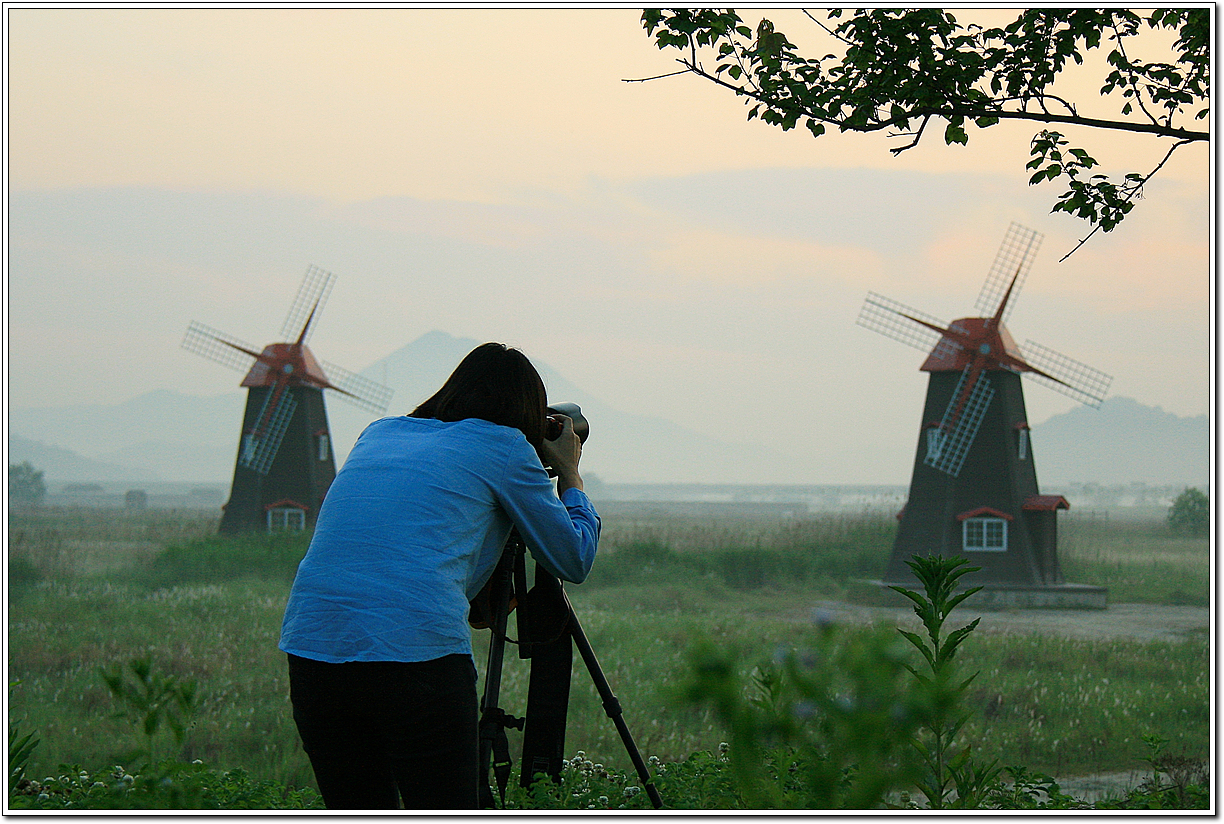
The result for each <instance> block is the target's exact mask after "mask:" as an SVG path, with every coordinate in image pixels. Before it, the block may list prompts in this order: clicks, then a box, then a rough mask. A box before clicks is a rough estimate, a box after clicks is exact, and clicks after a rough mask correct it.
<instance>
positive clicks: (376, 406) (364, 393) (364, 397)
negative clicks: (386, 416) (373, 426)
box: [320, 361, 395, 415]
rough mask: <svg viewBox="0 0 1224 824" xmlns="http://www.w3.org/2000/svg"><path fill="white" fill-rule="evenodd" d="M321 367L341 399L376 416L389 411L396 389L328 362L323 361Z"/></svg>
mask: <svg viewBox="0 0 1224 824" xmlns="http://www.w3.org/2000/svg"><path fill="white" fill-rule="evenodd" d="M320 366H322V367H323V374H324V375H326V376H327V382H328V383H330V384H331V385H332V388H333V389H335V390H336V391H337V392H338V393H339V394H340V397H341V398H344V400H346V401H348V402H349V403H351V404H353V405H354V406H359V407H361V408H362V409H364V410H366V411H367V412H373V413H374V414H376V415H381V414H383V413H384V412H386V411H387V404H389V403H390V402H391V396H392V395H393V394H395V390H394V389H392V388H391V387H389V386H383V385H382V384H381V383H376V382H375V381H372V380H370V379H369V378H366V377H363V376H361V375H358V374H357V373H356V372H350V371H349V370H347V369H343V368H341V367H339V366H336V365H335V364H331V363H328V362H327V361H321V362H320Z"/></svg>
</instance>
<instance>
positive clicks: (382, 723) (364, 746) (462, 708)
mask: <svg viewBox="0 0 1224 824" xmlns="http://www.w3.org/2000/svg"><path fill="white" fill-rule="evenodd" d="M289 696H290V699H291V700H292V702H293V720H294V722H295V723H296V724H297V728H298V734H299V735H301V737H302V746H303V748H304V749H305V750H306V754H307V755H308V756H309V757H310V765H311V767H313V768H314V774H315V780H316V781H317V782H318V785H319V792H320V793H321V794H322V795H323V801H324V803H326V804H327V807H328V809H333V810H373V809H398V808H399V802H400V801H401V800H402V801H403V805H404V808H405V809H408V810H466V809H475V808H476V807H477V805H478V801H479V796H478V786H479V778H480V768H479V765H478V761H479V742H478V733H477V709H478V706H477V703H478V702H477V700H476V667H475V666H474V665H473V664H472V659H471V657H469V656H467V655H447V656H445V657H443V658H437V659H435V660H433V661H421V662H417V663H403V662H398V661H355V662H351V663H345V664H328V663H324V662H322V661H313V660H310V659H308V658H299V657H298V656H296V655H290V656H289Z"/></svg>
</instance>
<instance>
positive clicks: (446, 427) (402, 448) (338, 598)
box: [279, 417, 600, 663]
mask: <svg viewBox="0 0 1224 824" xmlns="http://www.w3.org/2000/svg"><path fill="white" fill-rule="evenodd" d="M512 526H517V527H518V530H519V534H520V535H522V537H523V540H524V541H525V543H526V544H527V547H528V550H529V551H530V552H531V555H532V557H533V558H535V560H536V562H537V563H539V564H541V565H542V566H543V567H544V568H545V569H546V570H548V571H549V572H551V573H553V574H554V575H556V576H558V577H560V578H564V579H565V580H568V581H574V582H581V581H582V580H583V579H585V578H586V576H587V574H588V573H589V572H590V570H591V565H592V564H593V563H594V561H595V550H596V545H597V543H598V540H599V530H600V521H599V516H598V514H596V512H595V509H594V507H592V506H591V502H590V500H589V499H588V498H587V496H586V495H585V494H584V493H583V492H582V491H581V490H579V489H567V490H566V491H565V492H564V493H562V495H561V497H560V498H558V497H557V495H556V493H555V492H554V490H553V486H552V482H551V481H550V480H549V478H548V474H547V473H546V472H545V471H544V468H543V466H542V465H541V464H540V459H539V457H538V456H537V455H536V452H535V450H534V449H533V448H532V447H531V445H530V444H528V443H527V439H526V438H525V437H524V436H523V433H522V432H520V431H519V430H517V429H512V428H509V427H504V426H498V425H496V424H492V423H489V422H488V421H484V420H479V419H474V418H473V419H468V420H463V421H457V422H454V423H444V422H442V421H438V420H435V419H432V418H408V417H399V418H382V419H380V420H377V421H375V422H374V423H372V424H370V425H369V426H368V427H366V429H365V431H364V432H362V434H361V437H360V438H358V440H357V443H356V444H355V445H354V446H353V449H352V451H351V452H350V453H349V456H348V458H347V460H346V461H345V463H344V467H343V468H342V469H341V470H340V472H339V473H337V475H336V478H335V480H334V481H333V482H332V485H331V488H330V489H329V490H328V492H327V497H326V499H325V500H324V502H323V506H322V508H321V509H320V510H319V517H318V519H317V522H316V524H315V532H314V538H313V539H312V540H311V542H310V548H309V549H308V550H307V552H306V556H305V557H304V558H303V559H302V562H301V564H300V565H299V566H298V570H297V576H296V577H295V578H294V581H293V588H292V590H291V591H290V593H289V602H288V605H287V606H286V608H285V618H284V622H283V623H282V626H281V637H280V645H279V646H280V649H281V650H283V651H285V652H288V653H291V654H293V655H298V656H301V657H304V658H313V659H315V660H318V661H328V662H333V663H338V662H344V661H428V660H432V659H434V658H439V657H441V656H443V655H450V654H453V653H467V654H469V655H470V654H471V636H470V631H469V628H468V624H467V616H468V603H469V601H470V599H471V598H473V597H475V596H476V594H477V593H478V592H479V591H480V589H481V587H482V586H484V584H485V582H486V581H487V580H488V579H489V577H490V576H491V575H492V573H493V569H494V567H495V566H496V565H497V560H498V558H499V557H500V555H501V550H502V548H503V547H504V546H505V543H506V539H507V538H508V537H509V534H510V530H511V527H512Z"/></svg>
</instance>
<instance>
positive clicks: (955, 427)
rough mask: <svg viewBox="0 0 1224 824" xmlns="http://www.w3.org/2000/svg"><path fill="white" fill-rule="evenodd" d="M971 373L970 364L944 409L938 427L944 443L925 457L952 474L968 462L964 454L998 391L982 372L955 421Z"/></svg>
mask: <svg viewBox="0 0 1224 824" xmlns="http://www.w3.org/2000/svg"><path fill="white" fill-rule="evenodd" d="M968 377H969V367H965V371H964V372H962V373H961V378H960V380H959V381H958V382H957V384H956V389H955V391H953V392H952V399H951V400H950V401H949V402H948V408H947V409H946V410H944V415H943V420H942V421H940V424H939V430H940V431H941V432H943V433H944V434H943V443H942V444H940V448H939V451H938V452H936V453H933V454H928V455H927V456H926V458H924V459H923V463H925V464H926V465H927V466H930V467H933V468H935V469H938V470H939V471H940V472H945V473H947V474H949V475H951V476H952V477H953V478H955V477H957V476H958V475H960V471H961V467H962V466H964V464H965V457H966V456H968V454H969V448H970V447H972V446H973V441H974V439H976V438H977V433H978V429H980V428H981V426H982V419H983V418H985V417H986V410H987V409H988V408H989V407H990V402H991V400H993V399H994V395H995V389H994V387H993V386H991V385H990V380H989V379H988V378H987V377H986V376H985V375H984V374H982V373H981V372H979V373H978V377H977V382H976V383H974V385H973V389H972V390H970V392H969V397H968V398H967V399H966V400H965V405H964V407H963V408H962V409H961V410H960V415H959V417H957V418H956V421H955V423H953V422H952V418H953V416H955V415H956V401H957V398H959V397H960V395H961V392H962V391H963V390H964V387H965V380H966V379H967V378H968ZM949 426H950V427H951V428H950V429H949Z"/></svg>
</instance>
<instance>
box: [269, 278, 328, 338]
mask: <svg viewBox="0 0 1224 824" xmlns="http://www.w3.org/2000/svg"><path fill="white" fill-rule="evenodd" d="M335 281H336V276H335V275H333V274H332V273H331V272H329V271H327V270H326V269H320V268H319V267H318V266H314V265H311V266H310V267H309V268H308V269H307V270H306V275H305V277H303V278H302V285H301V286H300V287H298V293H297V297H296V298H294V300H293V306H291V307H289V315H288V317H286V318H285V325H284V326H282V327H281V340H287V341H293V340H297V339H298V338H299V337H301V339H302V340H301V342H302V343H306V342H307V341H309V340H310V335H311V334H312V333H313V332H314V329H313V328H309V329H308V328H306V324H307V323H308V322H309V321H311V320H312V319H317V318H318V316H319V313H320V312H322V311H323V305H324V304H325V303H327V299H328V297H330V296H331V290H332V285H333V284H334V283H335ZM311 325H312V326H313V324H311Z"/></svg>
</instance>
